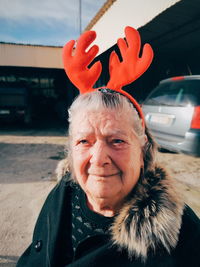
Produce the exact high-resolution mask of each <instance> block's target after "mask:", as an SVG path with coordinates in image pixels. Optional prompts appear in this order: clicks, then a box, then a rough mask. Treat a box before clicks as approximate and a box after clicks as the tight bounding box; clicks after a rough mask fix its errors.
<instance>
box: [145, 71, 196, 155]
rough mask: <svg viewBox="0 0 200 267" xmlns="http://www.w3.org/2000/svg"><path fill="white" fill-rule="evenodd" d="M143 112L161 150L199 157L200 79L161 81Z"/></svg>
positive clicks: (151, 94) (176, 78)
mask: <svg viewBox="0 0 200 267" xmlns="http://www.w3.org/2000/svg"><path fill="white" fill-rule="evenodd" d="M142 109H143V111H144V114H145V119H146V123H147V126H148V127H149V128H150V129H151V132H152V134H153V136H154V137H155V139H156V141H157V143H158V144H159V145H160V147H161V148H164V149H167V150H171V151H175V152H183V153H186V154H190V155H193V156H200V75H191V76H181V77H173V78H169V79H166V80H162V81H161V82H160V83H159V85H158V86H157V87H156V88H155V89H154V90H153V91H152V92H151V93H150V94H149V96H148V97H147V98H146V100H145V101H144V103H143V104H142Z"/></svg>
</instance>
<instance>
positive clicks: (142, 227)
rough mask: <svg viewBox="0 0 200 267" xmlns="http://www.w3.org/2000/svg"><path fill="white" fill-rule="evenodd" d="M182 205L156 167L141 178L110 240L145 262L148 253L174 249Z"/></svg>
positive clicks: (169, 181)
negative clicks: (161, 249) (159, 249)
mask: <svg viewBox="0 0 200 267" xmlns="http://www.w3.org/2000/svg"><path fill="white" fill-rule="evenodd" d="M67 165H68V164H67V162H66V160H63V161H61V162H60V163H59V165H58V168H57V170H56V173H57V177H58V179H60V178H61V177H62V176H63V175H65V174H66V172H67V171H68V169H67V168H66V166H67ZM183 208H184V205H183V202H182V200H181V199H180V198H179V196H178V194H177V192H176V190H175V186H174V180H172V179H171V178H170V177H169V176H168V175H167V174H166V172H165V170H164V169H163V168H161V167H159V166H155V167H154V169H153V170H151V171H148V172H147V173H146V174H145V176H144V177H141V178H140V180H139V182H138V184H137V186H136V187H135V188H134V190H133V192H132V193H131V195H130V196H129V198H128V199H127V201H126V202H125V204H124V205H123V207H122V208H121V210H120V212H119V214H118V215H117V216H116V218H115V221H114V223H113V225H112V227H111V229H110V230H111V234H112V240H113V243H114V244H115V245H117V247H118V248H120V249H126V250H127V251H128V254H129V256H130V257H138V258H141V259H142V260H143V261H145V260H146V258H147V255H148V253H149V252H150V251H151V252H152V251H153V252H155V251H156V249H157V248H158V247H159V248H164V249H166V250H167V251H168V252H169V253H170V250H171V249H172V248H174V247H176V245H177V242H178V237H179V231H180V227H181V222H182V213H183Z"/></svg>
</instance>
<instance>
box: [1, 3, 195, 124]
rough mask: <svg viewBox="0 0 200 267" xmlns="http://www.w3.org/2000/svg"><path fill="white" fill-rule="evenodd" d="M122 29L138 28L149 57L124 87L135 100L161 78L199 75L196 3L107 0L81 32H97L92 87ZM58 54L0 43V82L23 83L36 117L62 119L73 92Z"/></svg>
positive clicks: (53, 50)
mask: <svg viewBox="0 0 200 267" xmlns="http://www.w3.org/2000/svg"><path fill="white" fill-rule="evenodd" d="M126 25H129V26H132V27H134V28H136V29H138V31H139V32H140V34H141V39H142V43H146V42H149V43H150V44H151V45H152V47H153V50H154V53H155V57H154V60H153V63H152V65H151V67H150V68H149V69H148V71H147V72H146V73H145V74H144V75H143V76H142V77H141V78H139V79H138V80H137V81H135V82H134V83H133V84H131V85H129V86H127V88H126V90H127V91H128V92H129V93H131V94H132V95H133V96H134V97H135V98H136V99H137V100H138V101H139V102H142V101H143V100H144V98H145V97H146V96H147V94H148V93H149V92H150V91H151V90H152V88H153V87H154V86H156V85H157V84H158V82H159V81H160V80H161V79H164V78H167V77H170V76H177V75H185V74H187V75H188V74H199V73H200V66H199V61H200V38H199V36H200V2H199V0H168V1H166V0H151V1H149V0H134V1H133V0H107V1H106V2H105V4H104V5H103V7H102V8H101V9H100V10H99V12H98V13H97V14H96V16H95V17H94V18H93V19H92V20H91V22H90V23H89V25H88V26H87V28H86V29H85V30H95V31H96V32H97V39H96V40H95V43H96V44H98V45H99V47H100V53H99V55H98V56H97V58H96V60H101V62H102V65H103V71H102V74H101V76H100V79H99V80H98V82H97V84H96V86H102V85H105V84H107V81H108V80H109V71H108V65H109V55H110V52H111V51H112V50H113V49H115V50H116V51H117V53H118V48H117V45H116V41H117V39H118V38H119V37H123V36H124V32H123V31H124V27H125V26H126ZM61 53H62V48H61V47H49V46H48V47H47V46H37V45H35V46H34V45H25V44H8V43H0V58H1V61H0V83H2V82H6V83H12V82H15V83H16V82H17V83H23V84H26V86H27V87H28V88H29V90H30V91H31V95H32V100H33V101H32V102H33V105H34V106H35V109H34V110H35V113H34V115H35V117H36V118H37V119H38V118H41V117H43V118H45V119H46V118H49V117H50V118H51V119H52V118H53V117H55V118H56V116H58V117H59V118H60V119H61V120H62V119H65V118H66V112H67V107H68V106H69V105H70V103H71V102H72V100H73V98H74V97H75V95H76V94H77V93H78V91H76V90H71V88H72V87H74V86H73V85H72V84H71V83H70V81H69V80H68V79H67V77H66V75H65V73H64V70H63V65H62V60H61ZM133 89H134V90H133ZM50 114H52V115H51V116H49V115H50Z"/></svg>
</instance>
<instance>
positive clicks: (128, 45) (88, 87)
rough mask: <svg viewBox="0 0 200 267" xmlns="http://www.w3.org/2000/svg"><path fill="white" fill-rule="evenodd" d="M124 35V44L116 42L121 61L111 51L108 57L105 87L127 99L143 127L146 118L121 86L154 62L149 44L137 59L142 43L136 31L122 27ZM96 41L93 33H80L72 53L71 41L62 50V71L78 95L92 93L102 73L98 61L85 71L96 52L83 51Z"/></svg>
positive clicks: (132, 79) (95, 47)
mask: <svg viewBox="0 0 200 267" xmlns="http://www.w3.org/2000/svg"><path fill="white" fill-rule="evenodd" d="M125 35H126V41H125V40H124V39H122V38H120V39H119V40H118V42H117V44H118V47H119V50H120V52H121V56H122V62H120V60H119V58H118V56H117V54H116V53H115V52H114V51H113V52H112V53H111V55H110V62H109V72H110V80H109V82H108V84H107V86H106V87H107V88H108V89H112V90H114V91H117V92H119V93H121V94H123V95H124V96H126V97H127V98H129V99H130V101H131V102H132V103H133V105H134V107H135V108H136V110H137V111H138V113H139V116H140V117H141V119H142V124H143V126H144V125H145V119H144V115H143V112H142V109H141V107H140V105H139V104H138V102H137V101H136V100H135V99H134V98H133V97H132V96H131V95H130V94H128V93H127V92H125V91H124V90H122V89H121V88H122V87H123V86H124V85H127V84H129V83H132V82H133V81H135V80H136V79H137V78H138V77H140V76H141V75H142V74H143V73H144V72H145V71H146V70H147V68H148V67H149V65H150V64H151V61H152V59H153V50H152V48H151V46H150V45H149V44H145V45H144V49H143V53H142V56H141V57H139V53H140V47H141V40H140V35H139V33H138V31H136V30H135V29H134V28H131V27H129V26H127V27H126V28H125ZM95 38H96V33H95V32H94V31H88V32H85V33H83V34H82V35H81V36H80V38H79V39H78V41H77V46H76V49H75V52H74V54H73V48H74V44H75V41H74V40H71V41H70V42H68V43H67V44H66V45H65V46H64V48H63V62H64V68H65V72H66V74H67V76H68V77H69V79H70V80H71V82H72V83H73V84H74V85H75V86H76V87H77V88H78V89H79V91H80V93H81V94H82V93H86V92H91V91H94V90H95V89H94V88H93V85H94V84H95V82H96V81H97V80H98V78H99V76H100V74H101V70H102V65H101V63H100V61H98V62H96V63H95V64H93V65H92V67H90V68H88V65H89V64H90V63H91V62H92V61H93V59H94V58H95V56H96V55H97V53H98V51H99V48H98V46H97V45H93V46H92V47H91V48H90V49H89V51H88V52H86V49H87V48H88V47H89V45H90V44H91V43H92V42H93V41H94V40H95Z"/></svg>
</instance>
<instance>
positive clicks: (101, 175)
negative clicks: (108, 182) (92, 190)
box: [89, 172, 121, 178]
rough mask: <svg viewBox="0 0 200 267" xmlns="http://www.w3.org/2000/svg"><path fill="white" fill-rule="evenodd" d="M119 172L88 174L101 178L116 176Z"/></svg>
mask: <svg viewBox="0 0 200 267" xmlns="http://www.w3.org/2000/svg"><path fill="white" fill-rule="evenodd" d="M120 174H121V173H120V172H117V173H113V174H103V173H102V174H93V173H89V175H92V176H97V177H102V178H109V177H112V176H117V175H120Z"/></svg>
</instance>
